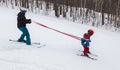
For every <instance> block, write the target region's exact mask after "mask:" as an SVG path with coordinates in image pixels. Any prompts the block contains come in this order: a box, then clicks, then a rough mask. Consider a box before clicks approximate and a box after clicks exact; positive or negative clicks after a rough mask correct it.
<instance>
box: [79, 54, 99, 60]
mask: <svg viewBox="0 0 120 70" xmlns="http://www.w3.org/2000/svg"><path fill="white" fill-rule="evenodd" d="M81 56H83V57H87V58H90V59H92V60H97V59H96V58H93V57H90V56H85V55H83V54H81Z"/></svg>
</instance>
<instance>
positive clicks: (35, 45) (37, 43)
mask: <svg viewBox="0 0 120 70" xmlns="http://www.w3.org/2000/svg"><path fill="white" fill-rule="evenodd" d="M9 41H11V42H18V41H17V40H12V39H9ZM18 43H25V42H18ZM29 46H30V47H32V46H33V47H37V48H41V47H45V46H46V45H45V44H41V43H39V42H32V43H31V45H29Z"/></svg>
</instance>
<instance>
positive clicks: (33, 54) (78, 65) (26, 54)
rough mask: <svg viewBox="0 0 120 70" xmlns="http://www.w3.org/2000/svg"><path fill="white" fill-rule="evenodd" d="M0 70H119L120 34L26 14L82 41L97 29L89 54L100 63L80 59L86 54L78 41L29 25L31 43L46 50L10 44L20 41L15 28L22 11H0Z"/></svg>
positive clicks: (5, 9)
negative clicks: (81, 53)
mask: <svg viewBox="0 0 120 70" xmlns="http://www.w3.org/2000/svg"><path fill="white" fill-rule="evenodd" d="M0 10H1V11H0V16H1V17H0V19H1V20H0V24H1V25H0V34H1V35H0V69H1V70H120V67H119V65H120V62H119V61H120V60H119V59H120V55H119V53H120V47H119V45H120V44H119V42H120V37H119V36H120V33H116V32H110V31H107V30H104V29H99V28H95V27H91V26H87V25H81V24H78V23H77V24H76V23H74V22H70V21H66V20H63V19H57V18H55V17H47V16H42V15H39V14H33V13H30V12H27V13H26V17H27V18H31V19H32V20H34V21H38V22H40V23H42V24H44V25H47V26H49V27H51V28H54V29H57V30H60V31H63V32H66V33H69V34H73V35H76V36H79V37H82V35H83V33H85V32H86V31H87V30H88V29H90V28H91V29H94V31H95V34H94V35H93V36H92V37H91V40H92V42H91V45H90V51H91V52H92V53H94V54H97V55H98V57H95V58H97V59H98V60H96V61H95V60H90V59H88V58H84V57H81V56H77V54H78V53H80V52H79V50H83V47H82V46H81V43H80V41H79V40H76V39H73V38H71V37H69V36H66V35H63V34H60V33H58V32H55V31H52V30H50V29H46V28H44V27H41V26H38V25H36V24H35V23H31V24H30V25H27V27H28V29H29V32H30V35H31V39H32V42H41V43H42V44H46V46H45V47H42V48H36V47H34V46H27V45H26V44H22V43H16V42H10V41H9V39H15V40H16V39H18V38H19V36H20V34H21V33H20V31H19V30H18V29H17V26H16V24H17V23H16V17H17V13H18V12H19V10H13V9H9V8H5V7H0Z"/></svg>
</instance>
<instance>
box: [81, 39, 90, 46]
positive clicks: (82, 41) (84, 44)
mask: <svg viewBox="0 0 120 70" xmlns="http://www.w3.org/2000/svg"><path fill="white" fill-rule="evenodd" d="M89 43H90V40H89V39H86V38H81V44H82V46H83V47H89Z"/></svg>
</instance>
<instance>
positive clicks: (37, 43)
mask: <svg viewBox="0 0 120 70" xmlns="http://www.w3.org/2000/svg"><path fill="white" fill-rule="evenodd" d="M9 41H12V42H18V41H17V40H12V39H9ZM19 43H25V42H19ZM31 44H36V45H40V43H39V42H32V43H31Z"/></svg>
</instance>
